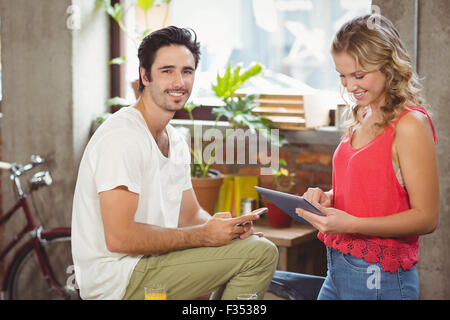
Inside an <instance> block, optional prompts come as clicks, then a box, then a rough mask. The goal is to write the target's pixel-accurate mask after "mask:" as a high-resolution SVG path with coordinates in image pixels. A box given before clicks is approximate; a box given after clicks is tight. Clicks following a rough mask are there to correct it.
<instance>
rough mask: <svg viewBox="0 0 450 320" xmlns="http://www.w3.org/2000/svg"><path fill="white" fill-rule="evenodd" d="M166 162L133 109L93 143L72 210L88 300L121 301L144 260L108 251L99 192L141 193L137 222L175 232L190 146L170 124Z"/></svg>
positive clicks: (76, 255)
mask: <svg viewBox="0 0 450 320" xmlns="http://www.w3.org/2000/svg"><path fill="white" fill-rule="evenodd" d="M166 128H167V133H168V135H169V143H170V151H169V157H168V158H166V157H165V156H164V155H163V154H162V153H161V151H160V150H159V148H158V146H157V144H156V141H155V140H154V138H153V136H152V134H151V133H150V131H149V130H148V127H147V125H146V122H145V120H144V118H143V116H142V115H141V113H140V112H139V111H138V110H137V109H135V108H134V107H127V108H122V109H121V110H119V111H118V112H116V113H114V114H113V115H112V116H110V117H109V118H108V119H107V120H106V121H105V122H104V123H103V124H102V125H101V126H100V127H99V128H98V129H97V130H96V132H95V134H94V135H93V136H92V138H91V140H90V141H89V143H88V145H87V147H86V150H85V151H84V154H83V158H82V159H81V163H80V168H79V171H78V179H77V184H76V187H75V194H74V200H73V211H72V255H73V259H74V264H75V277H76V280H77V284H78V286H79V288H80V294H81V297H82V298H83V299H121V298H122V297H123V295H124V294H125V290H126V287H127V285H128V282H129V279H130V277H131V274H132V272H133V269H134V267H135V265H136V263H137V262H138V261H139V259H140V258H141V256H140V255H139V256H137V255H126V254H121V253H113V252H110V251H108V249H107V248H106V242H105V234H104V229H103V223H102V216H101V212H100V203H99V196H98V194H99V192H102V191H107V190H111V189H114V188H115V187H118V186H126V187H128V190H130V191H132V192H135V193H138V194H139V203H138V208H137V210H136V214H135V217H134V219H135V221H137V222H142V223H147V224H152V225H157V226H160V227H166V228H176V227H177V226H178V217H179V213H180V204H181V197H182V192H183V191H184V190H187V189H190V188H192V185H191V179H190V171H189V163H190V153H189V149H188V145H187V143H186V141H185V140H184V138H183V137H182V135H181V134H180V133H178V132H177V131H176V129H174V128H173V127H172V126H170V125H167V127H166Z"/></svg>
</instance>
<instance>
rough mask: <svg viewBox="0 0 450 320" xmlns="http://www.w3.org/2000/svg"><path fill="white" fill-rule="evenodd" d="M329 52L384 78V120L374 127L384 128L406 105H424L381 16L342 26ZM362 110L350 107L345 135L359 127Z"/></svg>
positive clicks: (409, 68) (406, 59)
mask: <svg viewBox="0 0 450 320" xmlns="http://www.w3.org/2000/svg"><path fill="white" fill-rule="evenodd" d="M331 52H332V54H333V55H336V54H339V53H343V52H345V53H347V54H349V55H350V56H352V57H353V58H354V59H355V61H356V65H357V66H361V67H363V68H364V69H366V70H367V71H376V70H380V71H381V72H382V73H383V74H384V75H385V76H386V84H385V90H386V91H385V96H386V98H385V101H386V105H385V106H382V107H381V111H382V114H383V119H382V121H381V122H380V123H377V124H376V126H377V127H379V129H383V128H385V127H387V126H388V125H390V124H391V123H392V122H393V120H395V119H396V118H397V116H398V115H399V114H400V113H401V111H402V110H403V109H404V108H405V107H407V105H406V104H407V103H413V104H415V105H418V106H423V105H424V103H425V101H424V99H423V97H422V96H421V94H420V92H421V90H422V86H421V85H420V83H419V78H418V76H417V74H416V73H415V72H414V70H413V67H412V63H411V58H410V56H409V54H408V52H407V50H406V48H405V46H404V45H403V43H402V41H401V40H400V36H399V33H398V31H397V29H396V28H395V27H394V25H393V24H392V22H391V21H389V20H388V19H387V18H385V17H383V16H381V15H375V14H368V15H365V16H360V17H356V18H354V19H352V20H350V21H348V22H347V23H345V24H344V25H343V26H342V27H341V28H340V30H339V31H338V32H337V33H336V35H335V37H334V39H333V42H332V46H331ZM362 109H363V108H361V106H359V105H358V104H356V105H354V106H351V112H349V116H348V120H347V121H346V122H345V127H346V129H347V133H348V134H351V132H352V131H353V129H354V128H355V127H356V126H358V125H359V123H360V119H361V113H362V111H363V110H362Z"/></svg>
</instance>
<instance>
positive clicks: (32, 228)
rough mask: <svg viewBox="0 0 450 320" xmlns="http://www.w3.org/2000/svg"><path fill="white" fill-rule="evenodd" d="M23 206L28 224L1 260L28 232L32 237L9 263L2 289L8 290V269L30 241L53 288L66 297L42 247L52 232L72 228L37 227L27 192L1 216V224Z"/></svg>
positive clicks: (0, 253) (10, 242)
mask: <svg viewBox="0 0 450 320" xmlns="http://www.w3.org/2000/svg"><path fill="white" fill-rule="evenodd" d="M20 208H22V209H23V211H24V213H25V218H26V225H25V226H24V227H23V228H22V230H21V231H20V232H19V233H18V234H17V235H16V236H15V237H14V238H13V239H12V240H11V241H9V242H8V244H7V245H6V247H5V248H4V249H3V250H2V251H1V252H0V260H2V259H3V258H4V257H5V256H6V255H7V254H8V253H9V252H10V251H11V249H13V248H14V247H15V246H16V245H17V244H18V243H19V242H20V240H21V239H22V238H23V237H24V236H25V235H26V234H27V233H30V235H31V238H30V239H29V240H28V241H26V242H25V243H24V244H23V245H22V247H21V248H20V249H19V250H17V251H16V254H15V256H14V257H13V259H12V260H11V262H10V263H9V265H8V267H7V268H6V270H5V273H4V276H3V281H2V291H3V292H4V291H6V287H5V286H6V281H5V280H6V277H7V275H8V271H9V269H10V267H11V265H12V263H13V262H14V260H15V258H16V256H17V255H18V254H19V253H20V252H21V250H22V248H24V247H25V246H27V245H28V244H29V243H32V245H33V248H34V251H35V252H36V255H37V257H38V262H39V266H40V267H41V271H42V274H43V276H44V278H45V280H46V282H47V284H48V285H49V287H50V288H51V289H52V290H56V291H57V292H58V293H59V294H60V295H61V296H63V297H66V296H67V294H66V293H65V292H64V291H63V290H61V289H60V287H59V286H58V281H57V280H56V277H55V275H54V273H53V270H52V268H51V265H50V263H49V260H48V257H47V254H46V252H45V250H44V248H43V247H42V243H43V242H45V238H46V237H47V236H48V235H50V234H51V233H58V232H61V231H64V232H70V228H55V229H51V230H47V231H43V229H42V227H37V226H36V223H35V221H34V218H33V215H32V213H31V210H30V207H29V205H28V200H27V197H26V195H25V194H21V195H20V198H19V200H18V201H17V202H16V204H15V205H14V206H13V207H12V208H11V209H9V210H8V212H7V213H6V214H4V215H2V216H1V217H0V226H2V225H4V224H6V222H7V221H8V220H9V219H10V218H11V217H12V216H13V215H14V214H15V213H16V212H17V211H18V210H19V209H20Z"/></svg>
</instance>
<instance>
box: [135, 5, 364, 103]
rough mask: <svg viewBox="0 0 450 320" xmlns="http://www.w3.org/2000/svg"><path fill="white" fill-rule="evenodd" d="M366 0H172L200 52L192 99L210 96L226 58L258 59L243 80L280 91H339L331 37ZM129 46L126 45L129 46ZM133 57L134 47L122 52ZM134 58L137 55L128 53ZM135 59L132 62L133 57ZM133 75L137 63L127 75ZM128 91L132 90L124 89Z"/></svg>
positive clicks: (175, 15) (173, 18)
mask: <svg viewBox="0 0 450 320" xmlns="http://www.w3.org/2000/svg"><path fill="white" fill-rule="evenodd" d="M370 4H371V1H370V0H358V1H354V0H227V1H222V0H190V1H183V0H172V2H171V3H170V15H169V24H173V25H177V26H180V27H189V28H192V29H194V30H195V32H196V33H197V36H198V39H199V41H200V43H201V52H202V56H201V59H200V64H199V67H198V70H197V74H196V76H197V79H196V84H195V86H194V87H195V88H194V92H193V93H192V99H193V100H194V101H195V100H196V99H201V98H208V97H211V96H212V95H213V94H212V91H211V83H213V82H214V81H215V77H216V73H217V72H218V71H220V70H223V69H224V68H225V67H226V66H227V65H228V63H229V62H230V61H231V62H233V64H236V63H243V65H244V66H247V65H249V64H250V63H252V62H258V63H260V64H262V65H263V66H264V67H265V72H264V74H263V75H262V76H258V77H256V78H253V79H251V80H252V81H250V82H249V84H248V86H251V87H254V88H256V90H261V91H265V90H267V89H268V88H270V89H271V90H274V88H275V89H279V91H280V93H283V92H289V89H293V91H295V90H298V88H299V86H304V85H307V86H309V87H312V88H315V89H321V90H332V91H338V89H339V79H338V75H337V73H336V71H335V69H334V64H333V61H332V58H331V55H330V53H329V52H330V49H329V48H330V44H331V39H332V37H333V35H334V34H335V32H336V31H337V29H338V28H339V27H340V26H341V25H342V24H343V23H344V22H345V21H347V20H349V19H350V18H352V17H354V16H357V15H361V14H366V13H369V12H370ZM128 49H130V47H128ZM127 56H129V57H133V56H134V57H135V56H136V52H134V53H132V52H127ZM129 60H136V59H129ZM136 63H137V62H136ZM136 78H137V64H136V65H135V66H133V67H132V68H128V75H127V79H128V81H131V80H132V79H136ZM128 94H129V95H130V96H127V98H129V97H132V91H131V89H130V91H129V93H128Z"/></svg>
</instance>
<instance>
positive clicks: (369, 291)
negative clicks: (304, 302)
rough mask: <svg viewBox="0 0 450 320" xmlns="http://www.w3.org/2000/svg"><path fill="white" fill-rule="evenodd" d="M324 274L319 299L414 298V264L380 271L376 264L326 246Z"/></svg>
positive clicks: (416, 295)
mask: <svg viewBox="0 0 450 320" xmlns="http://www.w3.org/2000/svg"><path fill="white" fill-rule="evenodd" d="M327 259H328V262H327V263H328V271H327V277H326V279H325V281H324V283H323V285H322V288H321V289H320V292H319V296H318V299H319V300H339V299H344V300H417V299H418V298H419V277H418V274H417V270H416V266H413V267H412V268H411V269H409V270H403V269H402V268H399V269H398V270H397V271H396V272H395V273H390V272H388V271H383V269H382V268H381V265H380V264H379V263H370V262H367V261H366V260H364V259H362V258H357V257H353V256H351V255H349V254H343V253H342V252H340V251H337V250H334V249H331V248H328V247H327Z"/></svg>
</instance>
